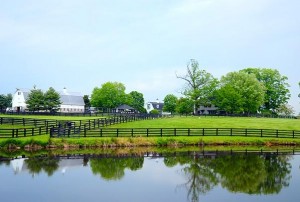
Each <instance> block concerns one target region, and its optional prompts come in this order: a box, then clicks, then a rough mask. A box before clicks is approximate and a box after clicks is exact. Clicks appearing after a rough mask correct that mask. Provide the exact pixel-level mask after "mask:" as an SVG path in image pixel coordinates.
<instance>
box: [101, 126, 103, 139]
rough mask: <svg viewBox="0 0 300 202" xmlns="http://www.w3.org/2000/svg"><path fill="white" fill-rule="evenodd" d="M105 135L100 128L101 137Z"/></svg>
mask: <svg viewBox="0 0 300 202" xmlns="http://www.w3.org/2000/svg"><path fill="white" fill-rule="evenodd" d="M102 136H103V132H102V128H100V137H102Z"/></svg>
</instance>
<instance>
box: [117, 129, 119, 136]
mask: <svg viewBox="0 0 300 202" xmlns="http://www.w3.org/2000/svg"><path fill="white" fill-rule="evenodd" d="M117 137H119V128H117Z"/></svg>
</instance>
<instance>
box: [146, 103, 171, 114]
mask: <svg viewBox="0 0 300 202" xmlns="http://www.w3.org/2000/svg"><path fill="white" fill-rule="evenodd" d="M163 107H164V103H163V102H160V101H159V100H158V99H157V100H156V101H155V102H147V103H146V104H145V106H144V108H145V109H146V110H147V113H150V112H151V111H152V110H154V109H156V110H157V111H159V113H160V114H162V115H169V114H171V113H170V112H164V111H163Z"/></svg>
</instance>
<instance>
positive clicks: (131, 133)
mask: <svg viewBox="0 0 300 202" xmlns="http://www.w3.org/2000/svg"><path fill="white" fill-rule="evenodd" d="M131 137H133V128H131Z"/></svg>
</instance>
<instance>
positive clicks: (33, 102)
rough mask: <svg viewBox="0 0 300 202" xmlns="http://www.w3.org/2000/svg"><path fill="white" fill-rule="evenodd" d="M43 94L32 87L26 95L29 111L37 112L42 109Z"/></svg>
mask: <svg viewBox="0 0 300 202" xmlns="http://www.w3.org/2000/svg"><path fill="white" fill-rule="evenodd" d="M44 102H45V99H44V93H43V92H42V90H40V89H36V88H35V87H34V89H33V90H31V91H30V93H29V94H28V98H27V100H26V104H27V108H28V110H29V111H39V110H42V109H44Z"/></svg>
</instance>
